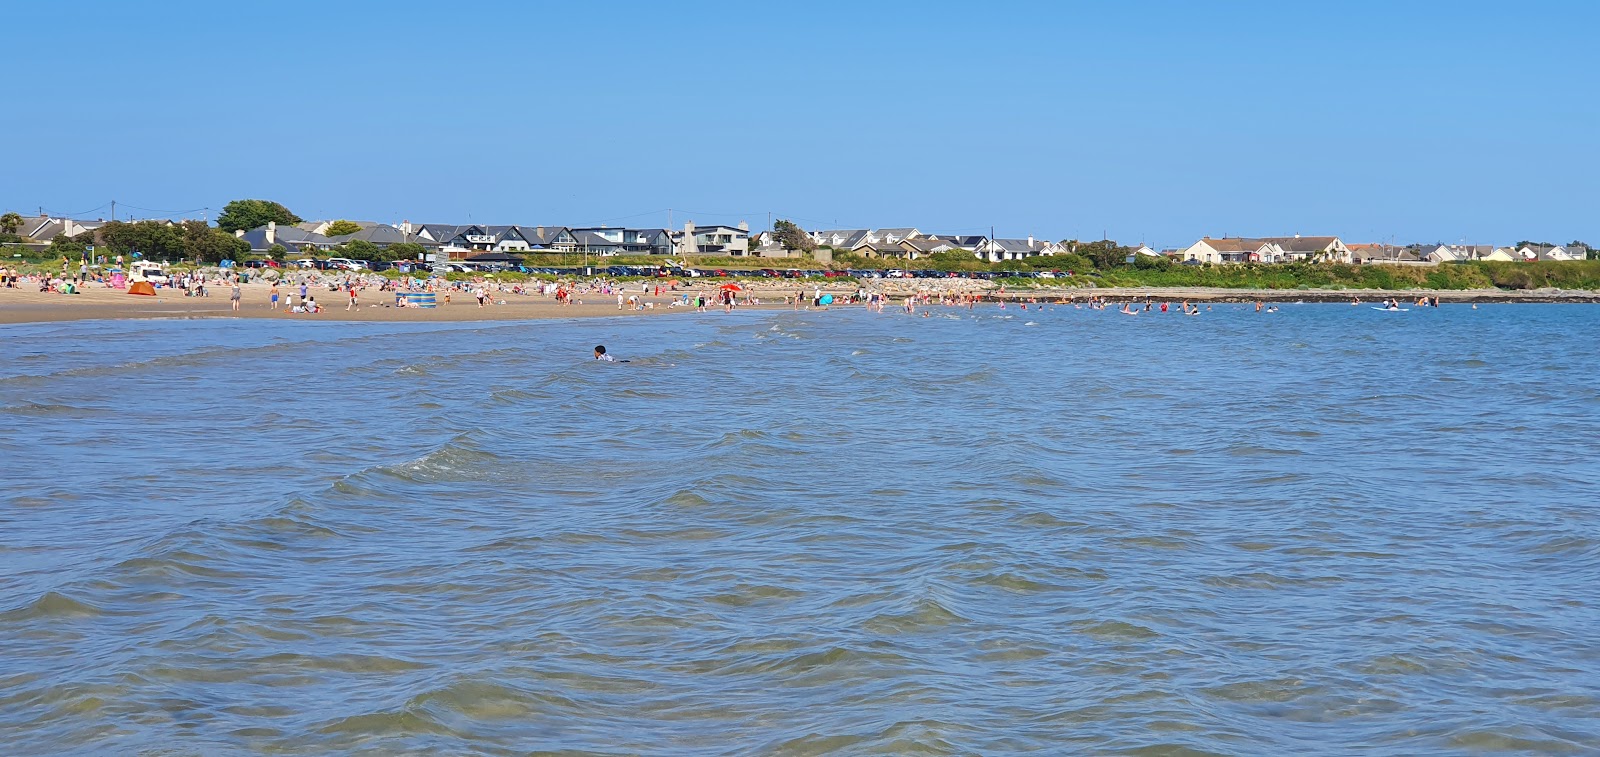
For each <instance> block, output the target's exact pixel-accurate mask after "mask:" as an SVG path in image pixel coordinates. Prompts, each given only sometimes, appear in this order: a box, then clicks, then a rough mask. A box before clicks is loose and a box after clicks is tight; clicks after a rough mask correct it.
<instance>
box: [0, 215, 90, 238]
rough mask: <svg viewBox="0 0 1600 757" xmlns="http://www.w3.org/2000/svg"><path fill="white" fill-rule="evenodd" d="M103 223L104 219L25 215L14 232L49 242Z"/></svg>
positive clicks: (88, 229)
mask: <svg viewBox="0 0 1600 757" xmlns="http://www.w3.org/2000/svg"><path fill="white" fill-rule="evenodd" d="M104 225H106V222H105V221H74V220H72V219H70V218H52V217H50V216H27V217H25V218H23V219H22V223H21V224H20V225H18V226H17V231H16V234H17V236H19V237H22V238H23V239H32V240H33V241H35V242H49V241H51V240H53V239H55V238H56V237H59V236H62V235H63V234H64V235H66V236H69V237H75V236H77V235H79V234H82V233H85V232H89V231H94V230H96V229H98V228H100V227H101V226H104Z"/></svg>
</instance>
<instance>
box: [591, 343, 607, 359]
mask: <svg viewBox="0 0 1600 757" xmlns="http://www.w3.org/2000/svg"><path fill="white" fill-rule="evenodd" d="M604 354H606V346H605V345H603V344H597V345H595V346H594V356H595V357H600V356H601V355H604Z"/></svg>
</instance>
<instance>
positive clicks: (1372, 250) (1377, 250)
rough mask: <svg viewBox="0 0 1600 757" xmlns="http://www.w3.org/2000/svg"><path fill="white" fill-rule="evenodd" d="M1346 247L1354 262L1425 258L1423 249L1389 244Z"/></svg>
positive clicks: (1413, 261) (1398, 261) (1408, 260)
mask: <svg viewBox="0 0 1600 757" xmlns="http://www.w3.org/2000/svg"><path fill="white" fill-rule="evenodd" d="M1346 249H1348V250H1349V251H1350V262H1352V263H1415V262H1418V261H1421V260H1423V259H1424V253H1423V252H1422V251H1418V250H1412V249H1411V248H1409V247H1395V246H1394V245H1388V244H1352V245H1348V246H1347V247H1346Z"/></svg>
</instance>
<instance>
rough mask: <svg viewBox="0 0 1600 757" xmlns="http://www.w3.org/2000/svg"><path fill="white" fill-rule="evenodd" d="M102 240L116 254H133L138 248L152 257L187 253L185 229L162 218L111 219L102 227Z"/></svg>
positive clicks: (179, 256)
mask: <svg viewBox="0 0 1600 757" xmlns="http://www.w3.org/2000/svg"><path fill="white" fill-rule="evenodd" d="M100 240H101V241H102V242H103V243H104V244H105V246H106V247H108V248H110V250H111V252H112V253H113V254H117V255H131V254H132V253H133V252H135V251H138V252H139V253H140V254H142V255H144V256H145V257H146V258H150V259H170V258H181V257H183V255H184V247H183V231H182V230H181V229H179V228H178V227H176V226H173V225H171V224H166V223H162V222H160V221H136V222H134V223H126V222H123V221H112V222H111V223H108V224H106V225H105V226H102V227H101V228H100Z"/></svg>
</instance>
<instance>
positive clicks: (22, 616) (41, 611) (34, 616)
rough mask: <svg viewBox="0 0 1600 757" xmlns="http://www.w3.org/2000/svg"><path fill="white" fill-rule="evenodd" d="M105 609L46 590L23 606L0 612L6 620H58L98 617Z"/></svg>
mask: <svg viewBox="0 0 1600 757" xmlns="http://www.w3.org/2000/svg"><path fill="white" fill-rule="evenodd" d="M104 614H105V611H104V610H102V609H100V608H99V607H96V606H94V605H92V604H89V603H88V602H84V601H81V600H77V599H73V598H72V597H69V596H67V595H66V594H62V593H61V592H58V591H47V592H45V593H44V594H42V595H40V596H39V598H38V599H35V600H33V601H32V602H30V603H28V604H27V605H26V606H24V607H20V608H17V609H15V610H11V611H10V612H6V613H4V614H0V620H3V621H6V622H13V621H29V620H59V619H65V618H98V617H100V616H102V615H104Z"/></svg>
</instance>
